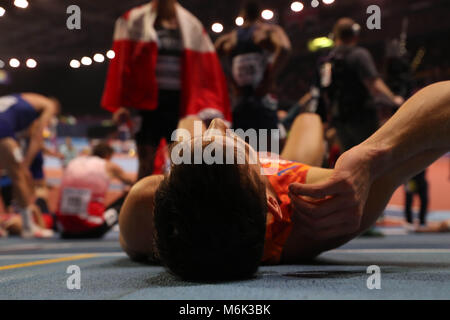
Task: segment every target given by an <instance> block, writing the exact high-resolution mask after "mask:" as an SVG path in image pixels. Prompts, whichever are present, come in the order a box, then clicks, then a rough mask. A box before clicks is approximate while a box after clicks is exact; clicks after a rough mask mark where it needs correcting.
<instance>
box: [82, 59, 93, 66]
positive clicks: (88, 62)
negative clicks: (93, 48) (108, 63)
mask: <svg viewBox="0 0 450 320" xmlns="http://www.w3.org/2000/svg"><path fill="white" fill-rule="evenodd" d="M81 64H83V65H85V66H90V65H91V64H92V59H91V58H89V57H83V58H81Z"/></svg>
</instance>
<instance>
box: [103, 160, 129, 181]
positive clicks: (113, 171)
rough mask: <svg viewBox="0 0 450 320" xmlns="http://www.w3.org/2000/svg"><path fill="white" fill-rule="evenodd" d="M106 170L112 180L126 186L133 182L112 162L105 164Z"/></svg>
mask: <svg viewBox="0 0 450 320" xmlns="http://www.w3.org/2000/svg"><path fill="white" fill-rule="evenodd" d="M107 169H108V171H109V172H110V175H111V176H112V177H113V178H116V179H118V180H120V181H121V182H123V183H125V184H127V185H132V184H133V183H134V182H135V181H134V180H133V179H131V177H129V176H128V175H127V174H126V173H125V171H124V170H123V169H122V168H121V167H120V166H119V165H117V164H115V163H113V162H108V163H107Z"/></svg>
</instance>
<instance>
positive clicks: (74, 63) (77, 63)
mask: <svg viewBox="0 0 450 320" xmlns="http://www.w3.org/2000/svg"><path fill="white" fill-rule="evenodd" d="M70 66H71V67H72V68H74V69H78V68H79V67H80V66H81V63H80V61H78V60H75V59H73V60H72V61H70Z"/></svg>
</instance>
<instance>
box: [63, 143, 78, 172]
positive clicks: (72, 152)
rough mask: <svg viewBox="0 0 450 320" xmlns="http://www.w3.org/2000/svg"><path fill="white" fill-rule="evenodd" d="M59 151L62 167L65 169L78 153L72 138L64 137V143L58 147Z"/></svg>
mask: <svg viewBox="0 0 450 320" xmlns="http://www.w3.org/2000/svg"><path fill="white" fill-rule="evenodd" d="M59 152H60V153H61V154H62V156H63V158H62V167H63V169H65V168H66V167H67V165H68V164H69V162H70V161H72V160H73V159H75V158H76V157H77V155H78V151H77V149H75V147H74V145H73V143H72V138H71V137H66V138H65V139H64V144H62V145H61V146H60V147H59Z"/></svg>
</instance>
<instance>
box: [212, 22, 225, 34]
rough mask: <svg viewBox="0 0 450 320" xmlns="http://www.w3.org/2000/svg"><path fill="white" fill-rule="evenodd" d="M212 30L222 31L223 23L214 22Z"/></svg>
mask: <svg viewBox="0 0 450 320" xmlns="http://www.w3.org/2000/svg"><path fill="white" fill-rule="evenodd" d="M211 30H212V31H214V32H215V33H221V32H222V31H223V25H222V24H221V23H218V22H216V23H214V24H213V25H212V26H211Z"/></svg>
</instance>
